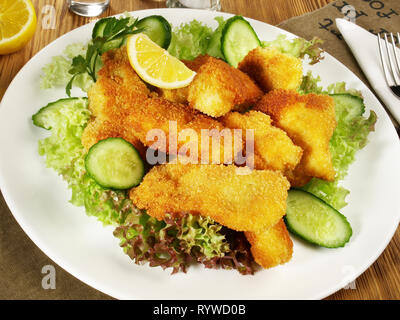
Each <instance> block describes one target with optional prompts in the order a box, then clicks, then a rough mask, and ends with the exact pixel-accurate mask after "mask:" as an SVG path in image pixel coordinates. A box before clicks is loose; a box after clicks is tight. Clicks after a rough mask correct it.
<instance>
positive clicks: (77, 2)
mask: <svg viewBox="0 0 400 320" xmlns="http://www.w3.org/2000/svg"><path fill="white" fill-rule="evenodd" d="M67 3H68V7H69V9H70V10H71V11H72V12H73V13H76V14H78V15H80V16H84V17H96V16H99V15H101V14H102V13H103V12H104V10H106V9H107V8H108V6H109V5H110V0H67Z"/></svg>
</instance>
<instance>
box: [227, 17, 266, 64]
mask: <svg viewBox="0 0 400 320" xmlns="http://www.w3.org/2000/svg"><path fill="white" fill-rule="evenodd" d="M259 46H261V41H260V39H259V38H258V36H257V34H256V32H255V31H254V29H253V28H252V26H251V25H250V23H248V22H247V21H246V20H245V19H244V18H243V17H242V16H234V17H232V18H230V19H228V20H227V22H226V24H225V27H224V29H223V30H222V37H221V49H222V53H223V54H224V56H225V59H226V61H227V62H228V63H229V64H230V65H231V66H234V67H235V68H236V67H237V66H238V64H239V62H241V61H242V60H243V59H244V57H245V56H246V55H247V54H248V53H249V51H251V50H253V49H254V48H256V47H259Z"/></svg>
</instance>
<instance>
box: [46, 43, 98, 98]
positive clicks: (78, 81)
mask: <svg viewBox="0 0 400 320" xmlns="http://www.w3.org/2000/svg"><path fill="white" fill-rule="evenodd" d="M86 50H87V45H85V44H82V43H73V44H70V45H68V46H67V47H66V48H65V50H64V52H63V54H62V55H60V56H54V57H52V59H51V62H50V63H48V64H46V65H45V66H44V67H43V69H42V75H41V78H40V87H41V89H50V88H55V87H65V86H66V85H67V83H68V82H69V80H70V79H71V77H72V75H71V74H70V73H69V72H68V71H69V70H70V69H71V64H72V58H73V57H75V56H77V55H83V56H85V55H86ZM92 84H93V81H92V79H91V78H90V76H89V75H88V74H86V73H85V74H81V75H79V76H77V77H75V79H74V82H73V85H74V86H76V87H78V88H81V89H82V90H83V91H85V92H87V91H88V90H89V88H90V86H91V85H92Z"/></svg>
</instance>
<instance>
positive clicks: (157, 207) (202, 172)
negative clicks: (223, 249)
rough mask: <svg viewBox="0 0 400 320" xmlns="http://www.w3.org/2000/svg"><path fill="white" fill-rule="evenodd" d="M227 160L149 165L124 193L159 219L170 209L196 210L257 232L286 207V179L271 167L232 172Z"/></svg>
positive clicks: (236, 227) (179, 211)
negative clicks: (137, 183) (147, 169)
mask: <svg viewBox="0 0 400 320" xmlns="http://www.w3.org/2000/svg"><path fill="white" fill-rule="evenodd" d="M237 170H240V169H239V168H238V167H235V166H233V165H230V166H224V165H182V164H165V165H160V166H157V167H154V168H153V169H151V170H150V172H149V173H147V175H146V176H145V177H144V179H143V181H142V183H141V184H140V185H139V186H138V187H137V188H134V189H132V190H131V193H130V197H131V199H132V201H133V203H134V204H135V205H136V206H137V207H138V208H139V209H146V210H147V213H148V214H149V215H150V216H152V217H155V218H157V219H159V220H161V219H163V217H164V216H165V215H166V214H168V213H170V214H185V213H191V214H198V215H202V216H207V217H210V218H212V219H214V220H215V221H216V222H218V223H220V224H222V225H224V226H226V227H228V228H230V229H233V230H237V231H253V232H259V231H260V230H266V229H267V228H269V227H271V226H273V225H275V224H276V223H278V222H279V220H280V219H281V218H282V217H283V215H284V214H285V211H286V198H287V190H288V189H289V187H290V186H289V182H288V181H287V180H286V178H285V177H284V176H283V175H282V174H281V173H280V172H276V171H268V170H260V171H257V170H254V171H252V172H251V173H249V174H238V171H237Z"/></svg>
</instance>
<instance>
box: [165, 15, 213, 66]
mask: <svg viewBox="0 0 400 320" xmlns="http://www.w3.org/2000/svg"><path fill="white" fill-rule="evenodd" d="M212 34H213V30H212V29H211V28H210V27H208V26H207V25H205V24H204V23H202V22H199V21H197V20H193V21H191V22H189V23H185V24H181V25H180V26H179V27H176V28H174V30H173V32H172V39H171V44H170V45H169V48H168V51H169V53H170V54H172V55H173V56H175V57H177V58H179V59H184V60H193V59H195V58H196V57H197V56H199V55H201V54H205V53H206V52H207V48H208V45H209V43H210V40H211V37H212Z"/></svg>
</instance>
